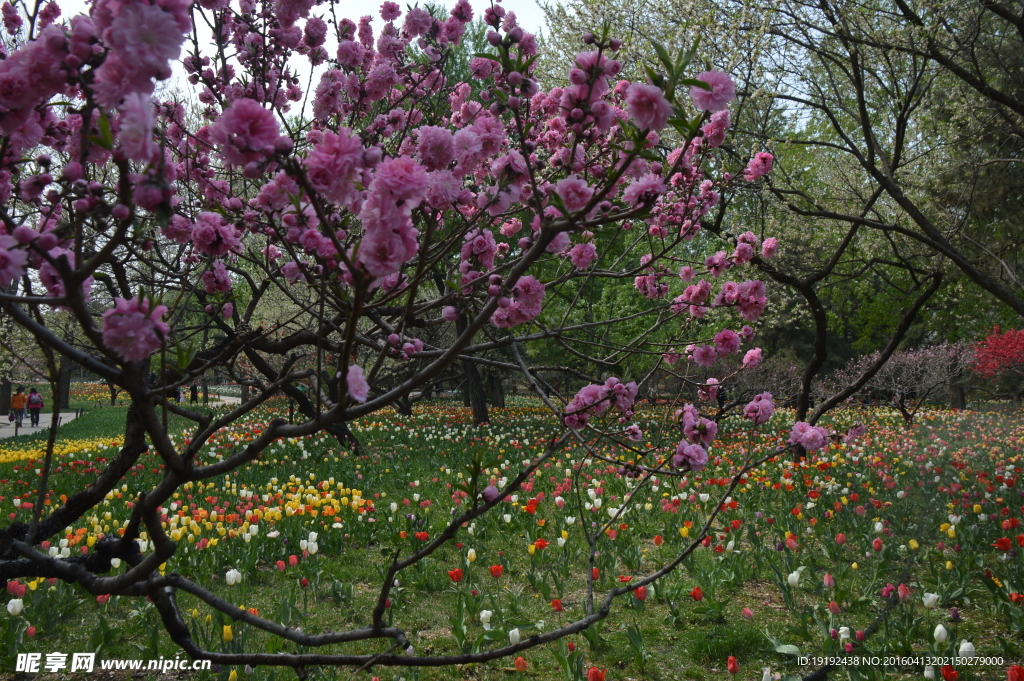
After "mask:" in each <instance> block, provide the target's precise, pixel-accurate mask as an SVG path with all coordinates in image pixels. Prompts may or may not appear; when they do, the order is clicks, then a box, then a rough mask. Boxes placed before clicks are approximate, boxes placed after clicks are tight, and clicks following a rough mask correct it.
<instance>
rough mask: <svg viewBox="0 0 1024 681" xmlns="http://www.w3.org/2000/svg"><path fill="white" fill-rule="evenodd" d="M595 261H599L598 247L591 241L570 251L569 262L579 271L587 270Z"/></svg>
mask: <svg viewBox="0 0 1024 681" xmlns="http://www.w3.org/2000/svg"><path fill="white" fill-rule="evenodd" d="M595 260H597V247H596V246H594V244H593V243H591V242H589V241H588V242H586V243H583V244H576V245H575V246H573V247H572V248H570V249H569V262H571V263H572V264H573V265H574V266H575V267H576V269H578V270H585V269H587V268H588V267H590V265H591V264H593V262H594V261H595Z"/></svg>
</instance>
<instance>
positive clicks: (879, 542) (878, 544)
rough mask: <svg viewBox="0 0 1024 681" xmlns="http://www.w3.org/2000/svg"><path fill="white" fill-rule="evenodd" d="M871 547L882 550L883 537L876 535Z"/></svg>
mask: <svg viewBox="0 0 1024 681" xmlns="http://www.w3.org/2000/svg"><path fill="white" fill-rule="evenodd" d="M871 548H873V549H874V550H875V551H881V550H882V540H881V538H879V537H875V541H873V542H871Z"/></svg>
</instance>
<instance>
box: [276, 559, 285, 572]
mask: <svg viewBox="0 0 1024 681" xmlns="http://www.w3.org/2000/svg"><path fill="white" fill-rule="evenodd" d="M276 565H277V569H278V570H284V561H283V560H279V561H277V563H276Z"/></svg>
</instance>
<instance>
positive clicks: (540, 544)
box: [533, 537, 550, 551]
mask: <svg viewBox="0 0 1024 681" xmlns="http://www.w3.org/2000/svg"><path fill="white" fill-rule="evenodd" d="M549 543H550V542H548V540H547V539H545V538H544V537H541V538H540V539H538V540H537V541H535V542H533V545H534V546H536V547H537V548H538V549H540V550H541V551H543V550H544V549H546V548H547V547H548V544H549Z"/></svg>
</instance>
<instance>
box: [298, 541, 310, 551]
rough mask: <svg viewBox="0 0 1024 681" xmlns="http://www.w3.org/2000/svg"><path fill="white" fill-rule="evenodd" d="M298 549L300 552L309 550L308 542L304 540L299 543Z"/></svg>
mask: <svg viewBox="0 0 1024 681" xmlns="http://www.w3.org/2000/svg"><path fill="white" fill-rule="evenodd" d="M299 548H300V549H301V550H303V551H305V550H306V549H307V548H309V542H308V541H306V540H305V539H303V540H301V541H299Z"/></svg>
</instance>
